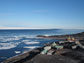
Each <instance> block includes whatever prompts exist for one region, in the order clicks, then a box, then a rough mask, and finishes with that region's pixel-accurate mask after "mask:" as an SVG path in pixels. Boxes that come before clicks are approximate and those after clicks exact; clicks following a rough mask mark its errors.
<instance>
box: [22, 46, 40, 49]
mask: <svg viewBox="0 0 84 63" xmlns="http://www.w3.org/2000/svg"><path fill="white" fill-rule="evenodd" d="M38 47H39V46H25V47H24V48H28V49H34V48H38Z"/></svg>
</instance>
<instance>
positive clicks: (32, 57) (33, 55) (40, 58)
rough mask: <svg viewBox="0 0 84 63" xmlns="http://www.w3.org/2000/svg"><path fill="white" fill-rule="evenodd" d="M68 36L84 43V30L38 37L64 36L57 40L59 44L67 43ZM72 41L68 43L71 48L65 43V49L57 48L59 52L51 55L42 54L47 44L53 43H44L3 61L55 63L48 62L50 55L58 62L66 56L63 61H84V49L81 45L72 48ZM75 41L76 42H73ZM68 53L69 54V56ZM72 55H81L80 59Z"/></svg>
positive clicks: (14, 62) (52, 59)
mask: <svg viewBox="0 0 84 63" xmlns="http://www.w3.org/2000/svg"><path fill="white" fill-rule="evenodd" d="M67 36H70V37H72V36H73V37H75V38H76V39H78V40H80V42H81V43H82V44H84V42H83V41H84V38H83V37H84V32H82V33H78V34H71V35H59V36H56V35H55V36H47V37H46V36H37V37H40V38H51V39H57V37H58V39H61V38H63V39H62V40H61V41H59V42H56V43H57V44H58V43H60V42H62V43H63V42H65V43H66V42H67V41H65V39H66V38H67ZM53 37H54V38H53ZM71 43H72V42H69V43H68V44H67V45H68V46H70V47H69V48H68V46H66V45H65V44H64V45H63V44H62V46H65V47H66V48H65V49H63V50H57V52H58V53H57V52H56V54H54V55H51V56H50V55H45V54H44V55H42V54H40V53H41V51H42V50H43V48H44V47H46V46H47V45H50V44H51V43H46V45H44V46H43V47H39V48H35V49H33V50H31V51H28V52H26V53H23V54H20V55H18V56H15V57H11V58H8V59H7V60H5V61H3V62H2V63H34V62H36V63H39V62H40V63H53V62H48V60H49V57H51V59H50V60H51V61H55V62H57V61H58V62H57V63H60V61H61V60H59V59H63V58H65V59H64V60H63V63H68V62H69V63H70V62H72V63H80V62H84V61H83V60H84V58H83V56H82V55H84V54H83V53H82V51H83V52H84V49H82V48H81V47H78V48H77V49H76V50H72V49H71V47H72V45H70V44H71ZM73 43H75V42H73ZM74 53H75V54H74ZM66 54H68V56H67V55H66ZM78 54H79V55H78ZM70 55H72V56H73V55H74V56H75V58H79V57H80V59H74V58H73V57H71V56H70ZM69 56H70V57H71V58H70V57H69ZM62 57H63V58H62ZM81 57H82V59H81ZM54 58H57V59H54ZM45 59H46V60H45ZM66 59H67V61H68V62H66ZM79 60H80V61H79Z"/></svg>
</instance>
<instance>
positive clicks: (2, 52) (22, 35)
mask: <svg viewBox="0 0 84 63" xmlns="http://www.w3.org/2000/svg"><path fill="white" fill-rule="evenodd" d="M83 31H84V30H71V29H28V30H27V29H26V30H0V62H1V61H3V60H6V59H7V58H10V57H13V56H16V55H19V54H22V53H26V52H27V51H29V50H32V49H34V48H37V47H41V46H43V45H44V44H45V43H48V42H54V41H58V40H56V39H45V38H38V37H36V36H37V35H64V34H74V33H79V32H83Z"/></svg>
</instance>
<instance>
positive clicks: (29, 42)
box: [25, 42, 39, 44]
mask: <svg viewBox="0 0 84 63" xmlns="http://www.w3.org/2000/svg"><path fill="white" fill-rule="evenodd" d="M25 44H39V42H25Z"/></svg>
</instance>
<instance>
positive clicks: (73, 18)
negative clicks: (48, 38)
mask: <svg viewBox="0 0 84 63" xmlns="http://www.w3.org/2000/svg"><path fill="white" fill-rule="evenodd" d="M0 28H1V29H3V28H10V29H11V28H17V29H19V28H23V29H24V28H65V29H84V0H0Z"/></svg>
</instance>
